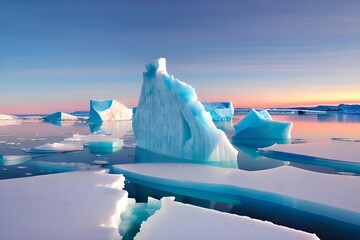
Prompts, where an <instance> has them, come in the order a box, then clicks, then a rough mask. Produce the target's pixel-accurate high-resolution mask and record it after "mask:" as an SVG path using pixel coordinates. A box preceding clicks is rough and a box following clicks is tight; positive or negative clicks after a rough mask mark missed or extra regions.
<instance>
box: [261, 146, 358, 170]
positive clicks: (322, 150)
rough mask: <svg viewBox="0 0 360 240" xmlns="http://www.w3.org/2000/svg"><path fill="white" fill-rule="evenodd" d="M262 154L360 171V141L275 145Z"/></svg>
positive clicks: (263, 150) (265, 149)
mask: <svg viewBox="0 0 360 240" xmlns="http://www.w3.org/2000/svg"><path fill="white" fill-rule="evenodd" d="M260 152H261V154H263V155H265V156H267V157H271V158H274V159H281V160H284V159H285V160H287V161H294V162H301V163H305V164H310V165H321V166H326V167H331V168H335V169H341V170H344V171H349V172H354V173H360V143H359V142H351V141H334V140H332V141H322V142H312V143H303V144H287V145H274V146H271V147H268V148H264V149H262V150H261V151H260Z"/></svg>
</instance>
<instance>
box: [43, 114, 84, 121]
mask: <svg viewBox="0 0 360 240" xmlns="http://www.w3.org/2000/svg"><path fill="white" fill-rule="evenodd" d="M44 120H45V121H48V122H61V121H78V120H79V118H78V117H76V116H74V115H71V114H68V113H64V112H56V113H53V114H50V115H48V116H46V117H44Z"/></svg>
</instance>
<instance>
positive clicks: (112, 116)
mask: <svg viewBox="0 0 360 240" xmlns="http://www.w3.org/2000/svg"><path fill="white" fill-rule="evenodd" d="M132 115H133V113H132V109H129V108H127V107H126V106H125V105H123V104H121V103H119V102H118V101H116V100H90V114H89V121H90V122H103V121H112V120H131V118H132Z"/></svg>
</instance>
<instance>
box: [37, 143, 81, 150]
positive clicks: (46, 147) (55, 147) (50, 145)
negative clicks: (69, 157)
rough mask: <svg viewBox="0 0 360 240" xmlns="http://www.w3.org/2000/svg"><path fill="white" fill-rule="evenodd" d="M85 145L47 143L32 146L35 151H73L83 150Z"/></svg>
mask: <svg viewBox="0 0 360 240" xmlns="http://www.w3.org/2000/svg"><path fill="white" fill-rule="evenodd" d="M82 150H83V145H82V144H78V143H63V142H60V143H46V144H44V145H41V146H38V147H34V148H32V151H33V152H72V151H82Z"/></svg>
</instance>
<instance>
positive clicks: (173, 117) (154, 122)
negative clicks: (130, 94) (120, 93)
mask: <svg viewBox="0 0 360 240" xmlns="http://www.w3.org/2000/svg"><path fill="white" fill-rule="evenodd" d="M146 70H147V71H146V72H144V73H143V77H144V81H143V85H142V90H141V96H140V100H139V105H138V107H137V110H136V113H135V116H134V118H133V129H134V134H135V139H136V145H137V146H139V147H141V148H144V149H147V150H149V151H153V152H156V153H159V154H164V155H168V156H172V157H178V158H183V159H189V160H197V161H224V160H236V156H237V151H236V149H235V148H234V147H233V146H232V145H231V143H230V142H229V140H228V139H227V137H226V135H225V133H224V132H222V131H221V130H219V129H217V128H216V126H215V125H214V123H213V121H212V119H211V116H210V114H209V113H207V112H206V111H205V109H204V107H203V105H202V104H201V103H200V102H199V101H198V99H197V95H196V92H195V89H194V88H192V87H191V86H190V85H188V84H186V83H184V82H181V81H179V80H177V79H175V78H174V77H173V76H170V75H169V74H168V73H167V71H166V60H165V58H160V59H157V60H155V61H153V62H151V63H149V64H147V65H146Z"/></svg>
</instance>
